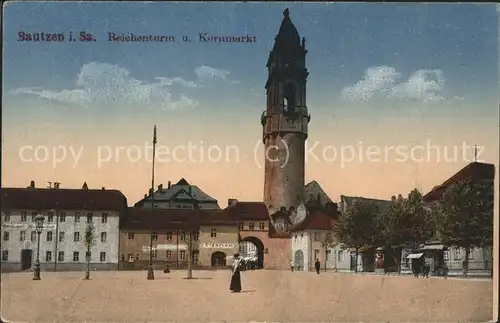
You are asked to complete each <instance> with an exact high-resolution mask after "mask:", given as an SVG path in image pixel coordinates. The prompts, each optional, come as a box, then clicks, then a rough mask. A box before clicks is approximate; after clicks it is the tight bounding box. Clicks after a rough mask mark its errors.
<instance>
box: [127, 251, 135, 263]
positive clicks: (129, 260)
mask: <svg viewBox="0 0 500 323" xmlns="http://www.w3.org/2000/svg"><path fill="white" fill-rule="evenodd" d="M127 257H128V262H134V255H133V254H131V253H129V254H128V255H127Z"/></svg>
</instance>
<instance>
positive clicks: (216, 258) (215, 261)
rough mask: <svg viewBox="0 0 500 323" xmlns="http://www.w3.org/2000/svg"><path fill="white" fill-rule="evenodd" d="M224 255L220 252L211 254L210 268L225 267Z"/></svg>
mask: <svg viewBox="0 0 500 323" xmlns="http://www.w3.org/2000/svg"><path fill="white" fill-rule="evenodd" d="M226 257H227V256H226V254H225V253H223V252H222V251H216V252H214V253H213V254H212V260H211V264H212V267H225V266H226Z"/></svg>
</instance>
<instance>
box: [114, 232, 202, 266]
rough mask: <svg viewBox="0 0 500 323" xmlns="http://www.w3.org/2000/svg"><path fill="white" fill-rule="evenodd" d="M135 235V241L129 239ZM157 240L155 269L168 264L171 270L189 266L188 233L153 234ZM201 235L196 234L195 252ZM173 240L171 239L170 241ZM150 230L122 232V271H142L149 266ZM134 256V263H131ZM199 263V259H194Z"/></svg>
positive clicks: (154, 255)
mask: <svg viewBox="0 0 500 323" xmlns="http://www.w3.org/2000/svg"><path fill="white" fill-rule="evenodd" d="M129 233H133V239H130V238H129ZM154 233H156V236H157V239H156V240H153V250H156V253H153V263H154V264H156V266H155V268H161V267H163V266H164V265H165V264H168V265H169V266H170V267H171V268H180V267H185V265H186V264H187V241H188V240H187V239H188V236H189V235H188V233H187V232H183V231H180V230H173V231H162V232H153V234H154ZM197 235H199V233H198V232H196V233H194V235H193V237H194V239H195V241H193V252H194V253H196V251H197V250H198V249H199V241H198V239H199V237H197ZM170 238H171V239H170ZM149 245H150V232H149V230H121V232H120V259H121V260H122V261H121V268H122V269H142V268H145V267H147V265H148V264H149ZM129 256H133V258H134V259H133V262H131V261H129ZM194 261H195V262H196V261H197V258H196V257H195V258H194Z"/></svg>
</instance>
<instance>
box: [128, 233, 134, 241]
mask: <svg viewBox="0 0 500 323" xmlns="http://www.w3.org/2000/svg"><path fill="white" fill-rule="evenodd" d="M128 239H129V240H134V233H133V232H129V233H128Z"/></svg>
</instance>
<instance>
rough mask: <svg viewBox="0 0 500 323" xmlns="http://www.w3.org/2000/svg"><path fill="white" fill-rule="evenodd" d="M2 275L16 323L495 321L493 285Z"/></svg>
mask: <svg viewBox="0 0 500 323" xmlns="http://www.w3.org/2000/svg"><path fill="white" fill-rule="evenodd" d="M83 276H84V273H83V272H66V273H54V272H42V280H41V281H33V280H31V278H32V276H31V273H16V274H2V276H1V278H2V282H1V287H2V292H1V296H2V299H1V305H2V309H1V310H2V312H1V313H2V318H4V319H6V320H9V321H10V322H49V321H50V322H84V321H87V322H89V321H92V322H171V321H176V322H222V321H228V322H242V321H260V322H262V321H268V322H278V321H279V322H283V321H288V322H290V321H295V322H297V321H301V322H333V321H337V322H339V321H340V322H349V321H358V322H359V321H365V322H366V321H371V322H374V321H377V322H380V321H384V322H404V321H406V322H408V321H413V322H416V321H419V322H439V321H454V322H457V321H460V322H464V321H468V322H471V321H488V320H490V319H491V318H492V293H493V288H492V281H491V280H464V279H447V280H444V279H441V278H431V279H428V280H427V279H422V278H420V279H416V278H413V277H397V276H376V275H362V274H340V273H338V274H337V273H330V272H327V273H321V274H320V275H317V274H316V273H308V272H289V271H266V270H261V271H249V272H243V273H242V285H243V292H242V293H239V294H231V293H230V292H229V290H228V288H229V278H230V277H229V276H230V272H229V271H225V270H221V271H195V272H193V276H194V277H195V278H197V279H193V280H186V279H184V278H185V277H186V272H185V271H174V272H172V273H171V274H169V275H165V274H163V272H155V278H156V279H155V280H153V281H148V280H146V272H145V271H132V272H124V271H122V272H92V273H91V277H92V279H91V280H88V281H85V280H83V279H82V278H83Z"/></svg>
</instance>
